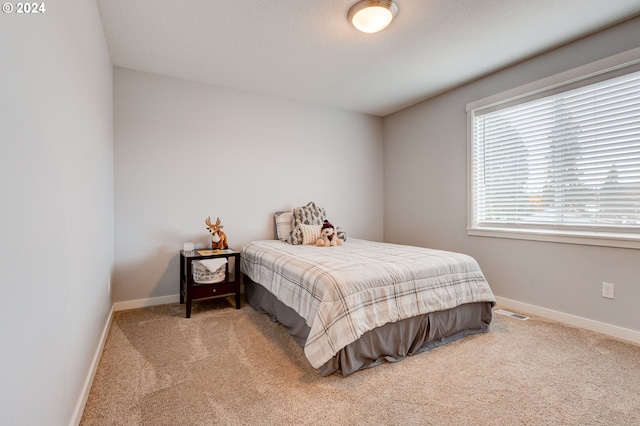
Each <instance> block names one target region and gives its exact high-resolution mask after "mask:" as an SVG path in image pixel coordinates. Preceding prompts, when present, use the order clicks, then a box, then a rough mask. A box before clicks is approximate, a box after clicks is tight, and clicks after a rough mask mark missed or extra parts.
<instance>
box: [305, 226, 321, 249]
mask: <svg viewBox="0 0 640 426" xmlns="http://www.w3.org/2000/svg"><path fill="white" fill-rule="evenodd" d="M300 229H301V230H302V244H306V245H312V244H313V245H315V244H316V243H317V242H318V239H319V238H320V230H321V229H322V225H304V224H302V225H300Z"/></svg>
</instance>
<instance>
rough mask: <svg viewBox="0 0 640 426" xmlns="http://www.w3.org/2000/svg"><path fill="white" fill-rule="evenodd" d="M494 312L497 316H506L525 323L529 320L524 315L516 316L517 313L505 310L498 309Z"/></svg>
mask: <svg viewBox="0 0 640 426" xmlns="http://www.w3.org/2000/svg"><path fill="white" fill-rule="evenodd" d="M494 312H495V313H496V314H500V315H504V316H507V317H511V318H515V319H519V320H520V321H525V320H528V319H529V317H525V316H524V315H520V314H516V313H514V312H510V311H505V310H504V309H496V310H495V311H494Z"/></svg>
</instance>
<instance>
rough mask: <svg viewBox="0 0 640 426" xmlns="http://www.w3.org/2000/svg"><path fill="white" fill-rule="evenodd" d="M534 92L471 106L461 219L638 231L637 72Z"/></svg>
mask: <svg viewBox="0 0 640 426" xmlns="http://www.w3.org/2000/svg"><path fill="white" fill-rule="evenodd" d="M536 97H537V98H536V99H533V100H531V99H530V98H529V100H526V101H517V102H521V103H518V104H515V105H514V102H510V103H508V104H503V106H497V107H496V106H492V107H490V108H480V109H477V110H474V111H472V112H471V114H472V115H471V120H472V121H471V208H472V212H471V214H472V218H473V219H472V223H471V227H472V228H476V229H482V228H491V229H535V230H551V231H557V230H568V231H570V230H574V231H581V232H594V233H597V232H602V231H604V232H613V233H625V234H629V233H638V234H639V236H640V72H633V73H629V74H626V75H622V76H618V77H615V78H610V79H607V80H604V81H600V82H598V83H595V84H589V85H586V86H583V87H578V88H573V89H571V90H566V91H559V90H558V89H554V92H550V91H549V92H546V93H544V92H543V93H542V94H537V95H536ZM505 105H506V106H505Z"/></svg>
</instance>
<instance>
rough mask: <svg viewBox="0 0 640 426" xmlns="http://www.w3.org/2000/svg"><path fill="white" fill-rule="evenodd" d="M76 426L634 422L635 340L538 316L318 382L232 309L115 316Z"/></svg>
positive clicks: (251, 316) (269, 327) (288, 347)
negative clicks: (411, 355) (631, 341)
mask: <svg viewBox="0 0 640 426" xmlns="http://www.w3.org/2000/svg"><path fill="white" fill-rule="evenodd" d="M81 424H82V425H208V424H222V425H243V424H244V425H338V424H340V425H356V424H369V425H598V424H602V425H640V347H638V346H634V345H631V344H626V343H623V342H620V341H617V340H614V339H611V338H607V337H605V336H603V335H600V334H596V333H592V332H589V331H585V330H582V329H577V328H571V327H567V326H563V325H561V324H558V323H554V322H550V321H546V320H543V319H540V318H535V317H533V318H531V319H529V320H528V321H519V320H516V319H513V318H509V317H504V316H502V315H494V321H493V323H492V326H491V332H490V333H487V334H481V335H476V336H469V337H467V338H465V339H463V340H460V341H457V342H453V343H451V344H449V345H446V346H443V347H440V348H437V349H434V350H431V351H429V352H425V353H422V354H419V355H417V356H413V357H409V358H407V359H405V360H403V361H401V362H398V363H394V364H391V363H385V364H383V365H380V366H378V367H375V368H371V369H368V370H364V371H360V372H357V373H355V374H353V375H351V376H349V377H347V378H341V377H338V376H330V377H320V376H319V375H318V373H317V372H316V371H315V370H314V369H312V368H311V367H310V365H309V364H308V362H307V361H306V358H305V357H304V354H303V351H302V348H300V347H299V346H297V345H296V344H295V342H294V341H293V339H292V338H291V337H290V336H289V335H288V333H287V331H286V330H285V329H284V327H282V326H280V325H279V324H276V323H272V322H271V321H270V320H269V318H268V317H267V316H266V315H263V314H259V313H256V312H255V311H253V309H252V308H251V307H249V306H248V305H246V303H245V304H243V307H242V309H240V310H236V309H234V308H233V305H232V301H230V300H226V299H213V300H208V301H203V302H196V303H195V304H194V310H193V314H192V317H191V318H190V319H186V318H184V306H181V305H179V304H177V303H176V304H171V305H163V306H156V307H151V308H144V309H138V310H132V311H123V312H117V313H115V315H114V319H113V323H112V326H111V330H110V333H109V336H108V340H107V342H106V345H105V349H104V353H103V355H102V360H101V362H100V366H99V369H98V372H97V373H96V377H95V380H94V383H93V387H92V389H91V394H90V396H89V400H88V402H87V406H86V409H85V412H84V416H83V418H82V422H81Z"/></svg>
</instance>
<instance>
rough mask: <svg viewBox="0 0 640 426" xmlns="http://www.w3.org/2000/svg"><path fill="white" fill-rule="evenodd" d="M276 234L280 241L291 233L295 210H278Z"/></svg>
mask: <svg viewBox="0 0 640 426" xmlns="http://www.w3.org/2000/svg"><path fill="white" fill-rule="evenodd" d="M275 218H276V234H277V235H278V239H279V240H280V241H285V240H286V239H287V237H288V236H289V234H290V233H291V222H292V221H293V211H291V210H289V211H287V212H276V213H275Z"/></svg>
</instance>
